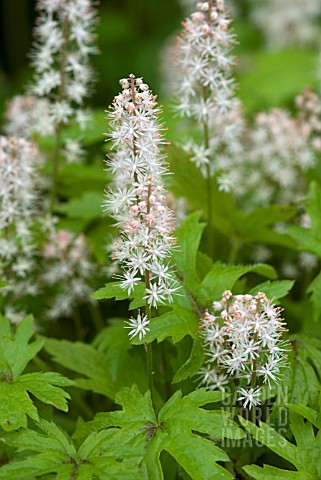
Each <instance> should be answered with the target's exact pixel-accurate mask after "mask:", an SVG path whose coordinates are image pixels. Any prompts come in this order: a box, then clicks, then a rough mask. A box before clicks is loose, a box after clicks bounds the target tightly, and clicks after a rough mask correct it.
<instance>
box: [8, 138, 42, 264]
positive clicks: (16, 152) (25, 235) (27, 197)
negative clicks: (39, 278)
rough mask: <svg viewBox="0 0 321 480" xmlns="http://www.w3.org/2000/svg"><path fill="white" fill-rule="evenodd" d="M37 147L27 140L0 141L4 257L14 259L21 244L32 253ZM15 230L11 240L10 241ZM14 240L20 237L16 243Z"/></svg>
mask: <svg viewBox="0 0 321 480" xmlns="http://www.w3.org/2000/svg"><path fill="white" fill-rule="evenodd" d="M37 159H38V154H37V149H36V148H35V146H34V145H33V144H32V143H31V142H29V141H27V140H25V139H23V138H14V137H12V138H7V137H3V136H2V137H0V178H1V183H0V230H2V238H1V243H2V245H1V249H0V255H1V256H2V258H3V257H4V258H6V259H10V258H11V257H12V255H14V254H15V251H16V241H15V240H18V241H19V243H20V245H21V248H22V251H24V252H27V251H28V250H29V246H28V245H29V240H30V230H29V227H30V223H31V222H32V217H33V215H34V213H35V205H36V200H37V189H36V173H35V170H36V164H37ZM12 230H15V233H14V235H13V236H12V237H13V238H12V240H13V241H12V242H11V240H8V239H7V238H6V237H7V236H8V235H9V234H10V233H11V231H12ZM14 237H17V238H16V239H15V238H14Z"/></svg>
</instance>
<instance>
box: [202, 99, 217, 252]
mask: <svg viewBox="0 0 321 480" xmlns="http://www.w3.org/2000/svg"><path fill="white" fill-rule="evenodd" d="M205 98H206V92H205V91H204V99H205ZM203 139H204V148H205V150H208V148H209V133H208V123H207V122H205V121H204V122H203ZM206 192H207V193H206V198H207V238H208V253H209V255H210V256H211V257H212V256H213V249H214V239H213V234H212V228H213V227H212V217H213V205H212V178H211V168H210V164H209V163H208V164H207V165H206Z"/></svg>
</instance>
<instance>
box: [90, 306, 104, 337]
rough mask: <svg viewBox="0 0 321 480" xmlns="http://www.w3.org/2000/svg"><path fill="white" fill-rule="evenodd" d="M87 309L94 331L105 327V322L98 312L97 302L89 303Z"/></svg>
mask: <svg viewBox="0 0 321 480" xmlns="http://www.w3.org/2000/svg"><path fill="white" fill-rule="evenodd" d="M89 310H90V313H91V318H92V321H93V324H94V325H95V328H96V331H97V332H100V331H101V330H102V329H103V328H104V327H105V322H104V319H103V317H102V314H101V312H100V309H99V305H98V303H97V304H96V303H95V304H93V303H89Z"/></svg>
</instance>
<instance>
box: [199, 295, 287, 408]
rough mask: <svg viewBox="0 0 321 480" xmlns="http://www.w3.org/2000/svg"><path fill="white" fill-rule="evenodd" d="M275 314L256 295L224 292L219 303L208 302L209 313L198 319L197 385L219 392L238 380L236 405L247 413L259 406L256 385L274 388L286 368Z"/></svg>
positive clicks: (276, 310) (277, 311) (278, 311)
mask: <svg viewBox="0 0 321 480" xmlns="http://www.w3.org/2000/svg"><path fill="white" fill-rule="evenodd" d="M281 311H282V309H281V308H280V307H276V306H275V305H273V304H272V301H271V300H269V299H268V298H267V297H266V295H265V294H264V293H262V292H260V293H258V294H257V295H256V296H253V295H232V293H231V292H230V291H225V292H224V293H223V295H222V299H221V301H220V302H214V303H213V313H210V312H209V311H206V313H205V316H204V318H203V319H202V320H201V326H200V332H201V336H202V338H203V339H204V345H205V349H206V355H207V361H206V366H205V367H203V368H202V369H201V371H200V372H199V375H200V377H201V382H202V383H203V384H205V385H206V387H207V388H209V389H216V388H220V389H222V390H224V386H225V385H227V383H228V382H229V377H231V378H235V379H239V383H240V388H239V393H240V394H241V396H240V397H239V398H238V400H243V404H244V406H245V407H247V406H249V408H251V407H252V406H255V405H257V404H258V403H260V398H261V386H260V385H261V384H262V383H267V384H268V385H269V387H270V386H271V385H273V384H275V383H277V382H278V381H279V379H280V377H281V369H282V367H284V366H285V365H286V351H287V345H288V344H287V342H286V341H284V340H283V339H282V334H283V332H284V331H285V330H286V329H285V327H284V325H285V324H284V322H283V319H282V318H281V317H280V314H281ZM243 387H244V388H243Z"/></svg>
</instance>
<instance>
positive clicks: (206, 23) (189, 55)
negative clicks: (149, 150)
mask: <svg viewBox="0 0 321 480" xmlns="http://www.w3.org/2000/svg"><path fill="white" fill-rule="evenodd" d="M230 23H231V20H230V19H229V18H228V17H227V15H226V13H225V8H224V2H223V1H222V0H219V1H217V2H216V5H215V6H213V5H211V3H210V2H203V3H198V4H197V11H196V12H194V13H192V14H191V16H190V17H189V18H188V19H187V20H186V21H185V22H183V27H184V31H183V33H182V34H181V35H180V37H179V38H178V46H177V49H176V52H175V67H176V70H177V74H176V76H177V78H176V97H177V105H176V110H177V112H178V113H179V114H181V115H182V116H184V117H188V118H191V119H193V120H196V122H197V123H198V124H200V125H201V127H202V135H203V136H204V141H203V142H202V144H201V145H200V144H198V143H197V142H194V141H193V142H190V143H189V144H188V148H189V150H190V151H191V160H192V161H194V162H195V163H196V164H197V165H198V166H199V167H200V168H201V169H202V171H203V172H204V174H205V172H206V171H208V169H210V172H211V174H213V172H214V167H215V166H214V165H212V164H211V159H213V158H214V157H215V155H216V153H218V152H220V151H222V150H224V147H226V148H229V146H230V145H231V143H233V140H234V138H235V132H234V134H233V132H232V131H231V128H230V125H231V122H230V120H229V119H228V116H229V114H230V113H231V112H233V110H235V108H237V106H236V104H235V103H237V100H236V99H235V98H234V91H235V82H234V79H233V77H232V75H231V71H232V67H233V66H234V64H235V58H234V56H232V55H231V53H230V52H231V49H232V46H233V44H234V43H235V36H234V34H233V33H231V31H230V30H229V25H230ZM219 139H221V140H219ZM228 140H229V141H228ZM231 148H232V149H233V148H235V147H234V145H231Z"/></svg>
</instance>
